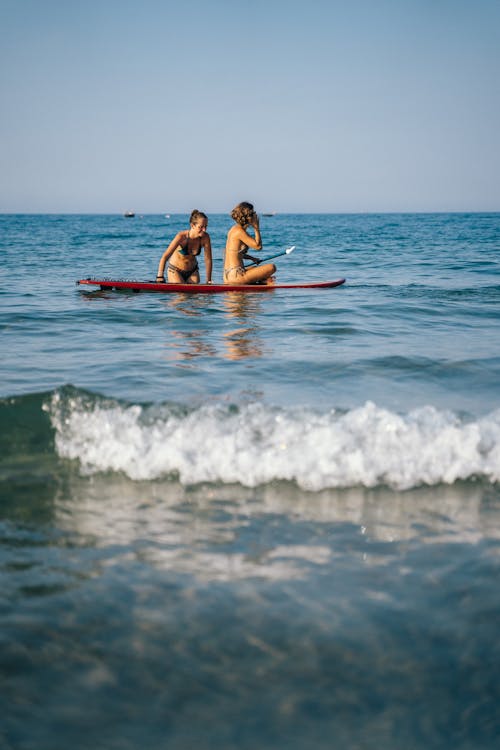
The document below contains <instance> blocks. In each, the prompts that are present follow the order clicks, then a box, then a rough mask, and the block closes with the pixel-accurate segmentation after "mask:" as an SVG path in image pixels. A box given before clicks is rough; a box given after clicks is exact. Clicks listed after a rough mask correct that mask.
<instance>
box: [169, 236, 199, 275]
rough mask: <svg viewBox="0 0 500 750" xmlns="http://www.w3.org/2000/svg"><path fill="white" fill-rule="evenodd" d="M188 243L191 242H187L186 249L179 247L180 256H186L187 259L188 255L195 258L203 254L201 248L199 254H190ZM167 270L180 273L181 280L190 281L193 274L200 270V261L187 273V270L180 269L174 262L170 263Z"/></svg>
mask: <svg viewBox="0 0 500 750" xmlns="http://www.w3.org/2000/svg"><path fill="white" fill-rule="evenodd" d="M188 243H189V240H186V244H185V245H184V247H181V246H179V247H178V252H179V254H180V255H184V256H186V257H187V256H188V255H191V256H193V257H194V256H195V255H199V254H200V252H201V248H200V249H199V250H198V252H197V253H190V252H189V250H188ZM167 268H168V270H170V271H175V272H176V273H178V274H179V276H180V277H181V279H182V280H183V281H187V280H188V279H189V277H190V276H191V275H192V274H193V273H195V272H196V271H198V268H199V267H198V261H196V263H195V266H194V268H191V269H190V270H189V271H187V270H186V269H185V268H179V267H178V266H176V265H174V264H173V263H172V261H169V263H168V266H167Z"/></svg>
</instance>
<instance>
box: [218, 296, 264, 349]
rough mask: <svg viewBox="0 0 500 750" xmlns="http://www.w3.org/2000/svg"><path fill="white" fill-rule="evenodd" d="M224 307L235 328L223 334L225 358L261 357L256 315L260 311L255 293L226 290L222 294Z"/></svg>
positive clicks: (258, 300)
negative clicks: (226, 291)
mask: <svg viewBox="0 0 500 750" xmlns="http://www.w3.org/2000/svg"><path fill="white" fill-rule="evenodd" d="M223 301H224V307H225V308H226V314H227V317H228V319H229V320H230V321H231V324H233V325H234V324H235V323H236V324H237V326H238V327H237V328H234V329H233V330H231V331H227V332H226V333H225V334H224V340H225V346H226V357H227V359H232V360H238V359H246V358H247V357H261V356H262V345H261V342H260V340H259V336H258V334H259V326H258V324H257V323H256V319H257V315H258V314H259V313H260V311H261V306H260V299H258V296H257V295H251V294H244V293H242V292H228V293H227V294H224V295H223Z"/></svg>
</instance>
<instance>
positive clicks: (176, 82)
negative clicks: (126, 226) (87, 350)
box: [0, 0, 500, 213]
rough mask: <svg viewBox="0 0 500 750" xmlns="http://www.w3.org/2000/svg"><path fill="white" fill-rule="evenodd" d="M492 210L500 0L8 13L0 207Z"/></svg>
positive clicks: (47, 8)
mask: <svg viewBox="0 0 500 750" xmlns="http://www.w3.org/2000/svg"><path fill="white" fill-rule="evenodd" d="M240 200H250V201H253V202H254V203H255V205H256V207H257V209H258V210H261V211H262V210H263V211H270V210H274V211H279V212H289V211H290V212H294V211H297V212H302V211H304V212H309V211H326V212H343V211H347V212H351V211H355V212H357V211H447V210H454V211H462V210H473V211H479V210H487V211H495V210H497V211H498V210H500V0H475V1H474V2H473V1H472V0H349V2H347V1H346V0H338V1H337V0H300V1H297V0H249V1H245V2H241V1H240V0H203V1H199V0H179V2H173V1H172V0H141V1H140V2H137V1H136V2H130V1H129V0H120V1H118V0H85V2H81V1H80V0H0V212H6V211H7V212H8V211H13V212H32V211H33V212H122V211H124V210H127V209H134V210H136V211H137V212H141V213H157V212H161V213H163V212H169V213H170V212H172V213H173V212H177V211H188V210H191V208H194V207H196V208H199V209H201V210H205V211H208V212H218V211H221V212H227V211H229V210H230V209H231V208H232V206H233V205H234V204H235V203H237V202H238V201H240Z"/></svg>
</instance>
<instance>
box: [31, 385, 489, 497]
mask: <svg viewBox="0 0 500 750" xmlns="http://www.w3.org/2000/svg"><path fill="white" fill-rule="evenodd" d="M43 408H44V410H45V411H46V412H48V416H49V418H50V421H51V424H52V427H53V429H54V431H55V436H54V441H55V442H54V444H55V449H56V451H57V453H58V455H59V456H60V457H61V458H65V459H75V460H78V461H79V464H80V468H81V471H82V472H83V473H85V474H92V473H96V472H123V473H124V474H125V475H127V476H128V477H129V478H131V479H133V480H138V481H140V480H154V479H158V478H162V477H168V476H172V477H175V478H176V479H178V480H179V481H180V482H182V483H183V484H185V485H189V484H198V483H202V482H210V483H239V484H241V485H244V486H247V487H255V486H258V485H262V484H266V483H269V482H273V481H280V480H285V481H291V482H295V483H296V484H297V485H298V486H299V487H300V488H302V489H304V490H308V491H319V490H323V489H327V488H342V487H353V486H365V487H375V486H377V485H386V486H389V487H392V488H394V489H410V488H412V487H417V486H420V485H436V484H440V483H445V484H452V483H454V482H456V481H458V480H470V479H475V478H482V479H484V480H487V481H490V482H492V483H494V482H498V481H499V480H500V409H498V410H496V411H493V412H491V413H490V414H488V415H486V416H484V417H482V418H479V419H475V420H473V419H472V420H471V419H466V418H465V417H461V416H459V415H457V414H455V413H452V412H449V411H442V410H439V409H436V408H435V407H433V406H426V407H423V408H419V409H415V410H413V411H411V412H408V413H407V414H397V413H395V412H392V411H390V410H387V409H384V408H380V407H378V406H376V405H375V404H374V403H371V402H367V403H365V404H364V405H362V406H359V407H358V408H355V409H352V410H349V411H338V410H335V409H330V410H328V411H325V412H323V413H319V412H317V411H314V410H312V409H308V408H300V407H295V408H291V407H289V408H278V407H270V406H266V405H265V404H263V403H254V404H249V405H239V406H237V405H234V404H233V405H227V404H210V405H205V406H202V407H201V408H197V409H188V408H187V407H181V406H178V405H175V404H162V405H140V404H127V403H123V402H118V401H116V400H112V399H106V398H103V397H100V396H95V395H92V394H87V393H85V392H83V391H79V390H77V389H60V390H57V391H55V392H53V393H52V394H50V396H49V397H48V398H46V399H45V401H44V407H43Z"/></svg>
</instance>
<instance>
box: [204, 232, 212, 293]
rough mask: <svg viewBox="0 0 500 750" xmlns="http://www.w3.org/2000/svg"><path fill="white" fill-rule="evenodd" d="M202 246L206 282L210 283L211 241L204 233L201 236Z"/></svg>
mask: <svg viewBox="0 0 500 750" xmlns="http://www.w3.org/2000/svg"><path fill="white" fill-rule="evenodd" d="M203 247H204V248H205V273H206V275H207V284H211V283H212V243H211V241H210V235H208V234H206V235H205V236H204V238H203Z"/></svg>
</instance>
